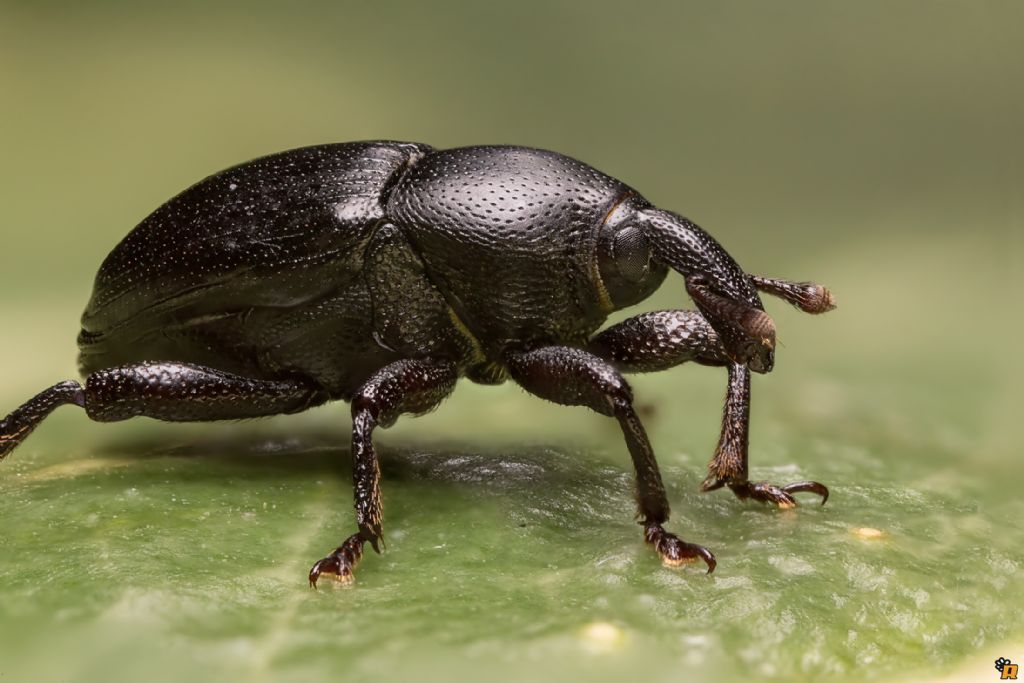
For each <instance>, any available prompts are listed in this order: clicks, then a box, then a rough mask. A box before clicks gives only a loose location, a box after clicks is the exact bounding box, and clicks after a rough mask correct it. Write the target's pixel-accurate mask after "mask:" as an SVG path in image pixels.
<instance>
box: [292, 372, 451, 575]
mask: <svg viewBox="0 0 1024 683" xmlns="http://www.w3.org/2000/svg"><path fill="white" fill-rule="evenodd" d="M457 379H458V370H457V369H456V366H455V364H454V363H451V362H447V361H429V360H400V361H395V362H394V363H391V364H390V365H386V366H384V367H383V368H382V369H380V370H378V371H377V372H376V373H375V374H374V375H373V376H372V377H370V379H369V380H367V381H366V383H365V384H364V385H363V386H362V387H361V388H360V389H359V391H358V392H356V395H355V396H354V397H353V399H352V478H353V482H354V486H355V508H356V523H357V524H358V526H359V531H358V532H357V533H355V534H353V535H352V536H349V537H348V538H347V539H346V540H345V542H344V543H342V544H341V545H340V546H338V547H337V548H336V549H335V550H334V551H333V552H332V553H331V554H330V555H328V556H327V557H325V558H324V559H322V560H320V561H319V562H317V563H316V564H314V565H313V568H312V569H310V571H309V585H311V586H313V587H316V582H317V579H318V578H319V577H320V575H321V574H333V575H335V576H337V577H338V578H339V579H340V580H341V581H342V582H344V583H351V582H352V580H353V574H352V570H353V569H354V568H355V565H356V563H357V562H358V561H359V559H360V558H361V557H362V554H363V545H364V544H365V543H367V542H369V543H370V545H371V546H373V549H374V550H375V551H377V552H380V543H381V540H382V528H381V521H382V514H381V502H380V464H379V462H378V461H377V452H376V450H375V449H374V447H373V430H374V429H375V428H376V427H378V426H379V427H384V428H387V427H390V426H391V425H393V424H394V423H395V420H397V419H398V416H399V415H401V414H403V413H412V414H416V415H419V414H422V413H425V412H428V411H430V410H433V409H434V408H436V407H437V406H438V405H439V404H440V403H441V401H443V400H444V399H445V398H446V397H447V396H448V395H449V394H451V392H452V389H454V388H455V382H456V380H457Z"/></svg>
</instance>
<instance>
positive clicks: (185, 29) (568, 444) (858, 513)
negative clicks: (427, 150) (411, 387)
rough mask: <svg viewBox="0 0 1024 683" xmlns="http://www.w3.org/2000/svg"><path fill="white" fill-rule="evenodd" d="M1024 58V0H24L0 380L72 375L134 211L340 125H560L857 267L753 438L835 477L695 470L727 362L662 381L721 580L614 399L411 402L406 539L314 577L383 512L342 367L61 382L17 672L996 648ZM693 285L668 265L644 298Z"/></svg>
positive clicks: (840, 668) (4, 563)
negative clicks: (232, 417)
mask: <svg viewBox="0 0 1024 683" xmlns="http://www.w3.org/2000/svg"><path fill="white" fill-rule="evenodd" d="M1021 83H1024V4H1021V3H1020V2H1016V1H1015V0H1006V1H1004V2H996V1H991V2H986V1H981V2H971V3H967V2H959V1H957V2H949V1H944V0H930V1H923V0H918V1H906V2H899V3H885V2H859V3H847V2H831V1H825V2H822V1H820V0H802V1H799V2H784V3H758V2H734V1H733V2H718V3H696V2H685V3H643V2H634V3H629V4H622V3H613V2H607V1H604V0H602V1H600V2H579V3H542V2H525V1H520V2H516V3H503V4H497V3H495V4H491V3H478V2H465V3H454V2H445V3H413V2H393V1H390V0H382V1H380V2H368V1H367V2H331V3H319V4H318V3H301V4H300V3H291V4H284V3H282V4H280V5H275V4H270V3H237V4H231V3H201V2H179V3H168V4H165V5H155V4H153V5H150V4H147V3H127V2H124V3H121V2H92V3H65V2H46V1H42V2H12V1H10V0H2V1H0V98H2V107H0V313H2V321H3V322H2V325H3V335H2V337H0V358H2V361H0V363H2V367H0V376H2V378H3V381H2V383H0V412H4V411H6V410H8V409H13V408H14V407H15V406H16V405H17V404H19V403H20V402H21V401H23V400H25V399H26V398H28V397H29V396H30V395H32V394H33V393H34V392H36V391H38V390H39V389H41V388H43V387H44V386H48V385H49V384H50V383H52V382H54V381H57V380H59V379H63V378H66V377H71V376H73V375H74V373H75V362H74V359H75V346H74V338H75V334H76V332H77V318H78V316H79V314H80V312H81V308H82V307H83V305H84V303H85V301H86V299H87V297H88V294H89V290H90V286H91V279H92V276H93V274H94V273H95V269H96V267H97V266H98V264H99V263H100V261H101V260H102V258H103V257H104V256H105V255H106V253H107V252H108V251H109V250H110V249H111V248H112V247H113V245H114V244H115V243H116V242H117V241H118V240H119V239H120V238H121V237H122V236H123V235H124V234H125V233H126V232H127V231H128V230H129V229H130V228H131V227H132V226H133V225H135V224H136V223H137V222H138V221H139V220H141V219H142V218H143V217H144V216H145V215H146V214H147V213H149V212H150V211H151V210H153V209H154V208H155V207H157V206H158V205H159V204H160V203H161V202H163V201H164V200H166V199H167V198H169V197H170V196H172V195H173V194H175V193H177V192H178V191H179V190H181V189H183V188H184V187H186V186H187V185H189V184H191V183H192V182H194V181H196V180H198V179H199V178H201V177H203V176H205V175H208V174H210V173H212V172H214V171H217V170H219V169H221V168H224V167H226V166H229V165H233V164H235V163H238V162H240V161H242V160H246V159H249V158H253V157H256V156H260V155H263V154H266V153H270V152H275V151H279V150H282V149H287V148H291V147H297V146H302V145H308V144H316V143H323V142H332V141H344V140H358V139H371V138H390V139H407V140H415V141H423V142H428V143H430V144H433V145H435V146H438V147H448V146H459V145H467V144H478V143H516V144H524V145H531V146H537V147H547V148H551V149H555V150H557V151H560V152H563V153H566V154H569V155H571V156H575V157H577V158H580V159H582V160H584V161H587V162H589V163H591V164H592V165H594V166H596V167H598V168H600V169H601V170H603V171H605V172H607V173H609V174H611V175H614V176H616V177H618V178H620V179H622V180H624V181H625V182H627V183H629V184H631V185H632V186H634V187H636V188H637V189H639V190H640V191H641V192H642V193H643V194H644V195H645V196H646V197H647V198H648V199H650V200H651V201H653V202H655V203H656V204H658V205H660V206H662V207H664V208H668V209H673V210H676V211H678V212H680V213H683V214H684V215H687V216H689V217H690V218H692V219H694V220H695V221H697V222H698V223H700V224H701V225H703V226H704V227H705V228H707V229H708V230H710V231H711V232H712V233H713V234H714V235H715V236H716V237H717V238H718V239H719V240H720V241H721V242H722V243H723V244H724V245H725V246H726V248H727V249H729V250H730V252H731V253H732V254H733V255H734V256H735V257H736V258H737V260H738V261H739V262H740V263H741V264H742V265H743V267H744V268H745V269H746V270H747V271H749V272H751V273H759V274H765V275H772V276H779V277H788V278H795V279H815V280H819V281H821V282H824V283H826V284H828V285H829V286H830V287H831V288H832V289H833V291H835V293H836V295H837V297H838V300H839V310H838V311H836V312H835V313H832V314H830V315H828V316H825V317H823V318H820V319H815V318H810V317H808V316H804V315H801V314H799V313H798V312H796V311H794V310H792V309H789V308H787V307H785V306H784V304H782V303H780V302H777V301H774V302H772V301H768V302H767V303H768V306H769V310H770V311H771V313H772V314H773V316H774V317H775V319H776V322H777V324H778V327H779V336H780V340H781V343H782V344H783V346H782V348H781V349H780V351H779V354H778V362H777V365H776V370H775V372H774V373H773V374H772V375H770V376H767V377H757V378H756V379H755V383H754V407H753V424H752V443H751V463H752V469H753V472H752V474H753V476H754V477H756V478H765V479H770V480H772V481H775V482H779V483H783V482H787V481H792V480H796V479H802V478H814V479H818V480H820V481H823V482H825V483H827V484H829V485H830V486H831V487H832V491H833V496H832V499H831V500H830V502H829V504H828V505H827V506H825V507H823V508H822V507H818V506H816V505H813V504H808V505H806V506H802V507H800V508H798V509H797V510H795V511H791V512H780V511H775V510H768V509H762V508H760V507H759V506H757V505H756V504H750V503H741V502H739V501H737V500H735V499H733V498H732V497H731V495H729V494H727V493H723V492H717V493H713V494H708V495H700V494H698V493H697V486H698V484H699V482H700V481H701V479H702V477H703V468H704V464H705V462H706V460H707V458H708V457H709V456H710V455H711V453H712V450H713V447H714V443H715V439H716V436H717V431H718V421H719V419H720V406H721V399H722V395H723V393H724V389H725V376H724V373H723V372H721V371H718V370H714V369H709V368H700V367H683V368H679V369H676V370H673V371H671V372H667V373H662V374H660V375H654V376H640V377H636V378H635V379H634V380H633V385H634V388H635V391H636V394H637V396H638V399H639V400H640V402H641V403H642V404H643V405H644V406H646V407H647V412H649V413H650V415H649V417H648V418H647V423H648V429H649V432H650V434H651V438H652V441H653V443H654V445H655V448H656V450H657V451H658V453H659V459H660V461H661V463H662V468H663V472H664V475H665V478H666V481H667V483H668V485H669V489H670V497H671V500H672V502H673V506H674V511H675V515H674V523H673V526H672V528H673V529H675V530H677V531H679V532H680V533H681V534H682V535H683V536H684V537H685V538H687V539H689V540H692V541H696V542H700V543H702V544H705V545H707V546H709V547H711V548H712V549H713V550H714V551H715V552H716V554H717V555H718V559H719V568H718V571H717V572H716V573H715V574H714V575H713V576H711V577H708V576H705V575H703V574H702V573H701V572H700V571H699V570H697V569H693V568H688V569H684V570H682V571H672V570H669V569H665V568H662V567H661V566H660V565H659V563H658V561H657V559H656V557H655V556H654V554H653V553H651V552H650V551H649V550H648V549H646V548H644V547H643V544H642V543H641V538H640V532H639V528H637V527H636V526H635V525H634V524H633V523H632V520H631V514H632V506H631V494H630V491H631V474H630V467H629V460H628V457H627V454H626V450H625V447H624V444H623V442H622V438H621V434H620V433H619V432H618V430H617V428H616V426H615V425H614V424H613V423H611V422H610V421H608V420H606V419H605V418H601V417H598V416H595V415H590V414H587V413H586V411H584V410H583V409H570V408H562V407H557V406H552V405H549V404H544V403H542V402H540V401H539V400H537V399H533V398H530V397H527V396H526V395H525V394H524V393H523V392H522V391H520V390H518V389H517V388H516V387H514V386H511V385H505V386H502V387H497V388H484V387H477V386H472V385H469V384H466V385H464V386H460V388H459V390H458V391H457V392H456V394H455V396H454V397H453V398H452V399H451V400H449V401H448V402H447V403H446V404H445V405H444V406H443V407H442V408H441V409H440V410H439V411H438V412H437V413H436V414H434V415H431V416H429V417H426V418H422V419H419V420H404V421H401V422H400V423H399V424H398V425H397V426H396V427H395V428H394V429H392V430H390V431H388V432H381V433H379V435H378V443H379V444H380V445H381V452H382V457H383V459H384V465H383V467H384V477H385V481H384V494H385V503H386V532H387V538H388V540H389V552H388V553H387V554H385V555H384V556H383V557H375V556H370V557H367V558H366V559H365V560H364V562H363V564H362V565H361V567H360V570H359V571H358V572H357V577H358V583H357V585H356V586H355V587H354V588H352V589H347V590H340V589H339V590H335V589H332V586H327V588H328V590H320V591H318V592H312V591H310V590H309V589H308V588H307V586H306V584H305V573H306V571H307V569H308V567H309V565H310V564H311V563H312V562H313V561H314V560H316V559H317V558H319V557H321V556H322V555H323V554H324V553H325V552H326V551H328V550H330V549H331V548H333V547H334V545H336V544H337V542H339V541H340V540H341V539H342V538H343V537H344V536H346V535H347V534H348V533H349V532H350V530H351V528H352V519H351V507H350V505H351V494H350V484H349V475H350V469H349V466H348V464H347V457H348V449H347V438H348V437H347V429H348V417H347V410H345V409H344V407H343V406H338V405H334V406H327V407H324V408H321V409H317V410H315V411H312V412H310V413H307V414H304V415H300V416H294V417H288V418H275V419H272V420H266V421H260V422H250V423H242V424H230V425H186V426H181V425H179V426H171V425H164V424H159V423H156V422H152V421H147V420H138V421H132V422H129V423H122V424H119V425H111V426H102V425H96V424H92V423H89V422H88V421H87V420H86V418H85V416H84V415H83V414H82V412H81V411H76V410H72V409H64V410H62V411H58V413H57V414H55V415H54V416H53V417H52V418H51V419H50V420H48V421H47V422H46V424H45V425H44V426H43V427H42V428H41V429H40V430H39V431H38V432H37V433H36V434H35V435H34V436H33V437H32V438H31V439H30V440H29V441H28V442H27V443H26V444H25V446H24V447H23V448H21V449H20V450H19V451H18V452H17V453H16V454H15V455H14V456H13V457H12V458H10V459H9V460H8V461H6V462H4V463H3V465H2V466H0V525H2V531H0V676H6V677H7V678H9V679H10V680H23V679H27V678H28V677H32V678H34V679H39V680H58V679H59V680H98V679H101V678H102V679H111V678H113V679H121V678H126V677H128V676H145V677H146V678H147V679H150V680H162V679H167V680H180V679H181V678H182V677H184V676H190V677H192V678H193V679H195V680H205V679H208V678H209V679H213V678H217V679H224V678H225V677H230V678H235V677H237V676H245V677H246V678H247V679H249V680H256V681H259V680H282V679H287V680H308V679H312V678H314V677H316V678H324V677H327V676H330V677H332V678H340V679H342V680H345V679H348V678H353V679H354V678H357V677H360V676H364V675H370V674H376V675H380V676H391V677H394V678H395V679H396V680H404V679H409V678H411V677H413V676H415V677H417V678H423V679H426V680H431V679H434V678H437V679H442V680H447V679H455V680H461V679H466V680H469V679H475V678H479V677H482V676H485V675H486V676H488V677H491V678H495V679H498V680H502V679H509V680H513V679H517V678H525V677H526V676H529V677H530V678H531V679H535V680H547V679H550V680H556V679H561V678H564V677H565V676H566V675H569V674H577V675H586V676H587V677H589V678H593V679H602V678H607V679H612V678H621V677H623V676H633V677H637V678H643V679H644V680H680V679H683V678H687V677H690V676H694V677H697V676H699V677H702V678H708V677H713V678H714V679H715V680H744V679H747V678H750V677H758V678H762V679H769V680H774V679H780V680H781V679H786V680H821V679H823V678H824V677H826V676H830V677H831V678H832V679H833V680H864V679H877V680H921V679H926V678H933V677H934V678H941V679H942V680H960V679H961V678H962V679H963V680H988V678H986V676H988V677H992V676H996V675H997V673H996V672H995V670H994V669H993V668H992V659H994V658H995V657H997V656H1005V657H1008V658H1010V659H1011V660H1013V661H1017V660H1020V659H1024V633H1022V631H1024V629H1022V628H1021V626H1020V624H1021V619H1020V618H1019V615H1017V614H1016V610H1017V609H1018V606H1019V605H1020V604H1021V598H1022V597H1024V591H1022V588H1024V573H1022V572H1024V570H1022V566H1024V564H1022V563H1024V550H1022V543H1021V541H1022V539H1024V536H1022V533H1021V521H1020V520H1021V519H1022V516H1024V504H1022V502H1021V500H1020V479H1019V473H1020V469H1019V463H1020V443H1021V436H1022V433H1021V431H1022V430H1021V428H1020V418H1019V413H1020V410H1021V405H1024V404H1022V401H1021V398H1022V397H1021V395H1020V394H1021V392H1020V390H1019V383H1020V381H1021V379H1022V377H1024V373H1022V372H1021V370H1022V367H1021V365H1022V361H1021V357H1020V353H1019V351H1018V348H1017V346H1018V344H1019V340H1020V338H1021V332H1022V326H1021V323H1020V294H1021V291H1022V289H1021V285H1022V277H1021V272H1022V268H1021V261H1022V253H1024V249H1022V246H1024V238H1022V219H1024V200H1022V192H1021V188H1022V185H1024V164H1022V161H1021V159H1022V154H1024V142H1022V140H1024V136H1022V133H1021V122H1022V121H1024V88H1021ZM689 306H690V303H689V302H688V301H687V299H686V298H685V294H684V293H683V291H682V286H681V281H679V280H678V279H670V280H669V282H668V283H667V284H666V286H665V287H664V288H663V289H662V290H661V291H660V292H659V293H658V294H657V295H656V296H655V297H654V298H653V299H652V300H650V301H648V302H646V303H645V304H644V305H643V306H642V307H640V308H646V309H650V308H655V307H689ZM619 317H622V316H619ZM810 502H811V501H808V503H810ZM861 527H869V528H874V529H878V530H879V531H880V532H881V537H880V538H877V539H873V540H871V539H867V540H866V539H864V538H862V537H860V536H858V535H857V533H855V530H856V529H859V528H861ZM57 654H59V655H60V656H59V657H58V656H56V655H57ZM947 676H949V677H950V678H949V679H946V678H945V677H947Z"/></svg>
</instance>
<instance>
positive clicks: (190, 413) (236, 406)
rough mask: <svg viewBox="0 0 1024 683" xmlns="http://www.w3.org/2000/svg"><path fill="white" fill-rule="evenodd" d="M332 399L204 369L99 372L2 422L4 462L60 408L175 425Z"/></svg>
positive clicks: (150, 365) (293, 383)
mask: <svg viewBox="0 0 1024 683" xmlns="http://www.w3.org/2000/svg"><path fill="white" fill-rule="evenodd" d="M326 400H327V395H326V394H325V393H324V392H323V391H321V390H320V388H319V387H317V386H316V385H314V384H312V383H305V382H301V381H299V380H280V381H270V380H256V379H250V378H247V377H241V376H238V375H233V374H230V373H226V372H221V371H219V370H214V369H212V368H207V367H203V366H200V365H189V364H185V363H170V362H147V363H138V364H136V365H122V366H118V367H114V368H108V369H105V370H98V371H96V372H93V373H92V374H90V375H89V376H88V378H87V379H86V381H85V386H84V387H83V386H82V385H80V384H79V383H78V382H74V381H67V382H61V383H60V384H57V385H54V386H53V387H50V388H49V389H47V390H46V391H44V392H42V393H41V394H39V395H38V396H36V397H35V398H33V399H32V400H30V401H29V402H28V403H26V404H25V405H23V406H21V407H20V408H18V409H17V410H15V411H14V412H13V413H11V414H10V415H9V416H7V418H5V419H4V420H3V421H2V422H0V457H3V456H5V455H7V454H8V453H10V452H11V451H12V450H14V448H15V447H16V446H17V445H18V444H20V443H21V442H22V441H23V440H24V439H25V437H26V436H28V435H29V433H30V432H31V431H32V430H33V429H35V428H36V426H38V425H39V423H40V422H41V421H42V420H43V418H45V417H46V416H47V415H49V414H50V412H52V411H53V410H54V408H56V407H57V406H60V405H64V404H74V405H77V406H80V407H82V408H85V412H86V414H87V415H88V416H89V417H90V418H91V419H93V420H96V421H97V422H115V421H118V420H127V419H128V418H130V417H136V416H138V415H143V416H146V417H152V418H156V419H158V420H165V421H170V422H206V421H213V420H235V419H240V418H246V417H260V416H263V415H274V414H277V413H294V412H298V411H301V410H305V409H306V408H309V407H310V406H313V405H317V404H319V403H323V402H324V401H326Z"/></svg>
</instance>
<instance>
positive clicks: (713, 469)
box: [700, 363, 828, 509]
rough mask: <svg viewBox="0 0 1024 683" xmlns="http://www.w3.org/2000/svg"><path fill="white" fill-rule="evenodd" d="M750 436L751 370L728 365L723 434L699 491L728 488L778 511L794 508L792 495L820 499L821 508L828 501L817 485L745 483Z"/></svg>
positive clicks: (808, 483)
mask: <svg viewBox="0 0 1024 683" xmlns="http://www.w3.org/2000/svg"><path fill="white" fill-rule="evenodd" d="M749 434H750V369H749V368H748V367H747V366H746V365H739V364H738V363H730V364H729V389H728V391H727V392H726V395H725V410H724V412H723V413H722V434H721V436H720V437H719V439H718V448H716V449H715V456H714V457H713V458H712V459H711V462H710V463H709V464H708V476H707V478H706V479H705V480H704V483H703V484H701V487H700V489H701V491H713V490H714V489H717V488H721V487H722V486H728V487H729V488H730V489H732V492H733V493H735V494H736V495H737V496H739V497H740V498H741V499H746V498H753V499H754V500H759V501H761V502H763V503H774V504H776V505H778V506H779V507H780V508H784V509H785V508H792V507H796V500H795V499H794V498H793V495H792V494H794V493H799V492H801V491H806V492H810V493H817V494H818V495H820V496H821V504H822V505H824V504H825V501H827V500H828V489H827V488H826V487H825V486H824V485H823V484H819V483H818V482H816V481H798V482H794V483H792V484H786V485H785V486H775V485H774V484H769V483H768V482H765V481H757V482H752V481H749V480H748V479H747V446H748V444H749Z"/></svg>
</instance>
